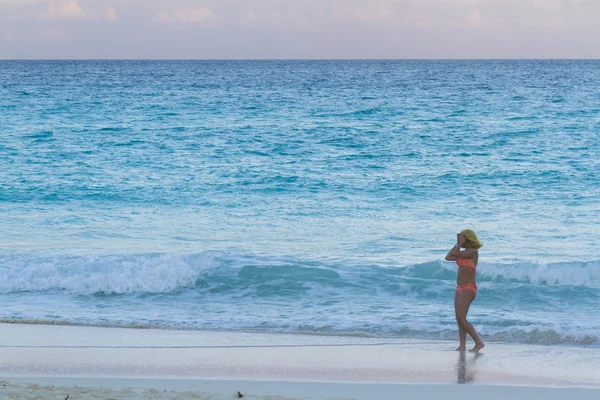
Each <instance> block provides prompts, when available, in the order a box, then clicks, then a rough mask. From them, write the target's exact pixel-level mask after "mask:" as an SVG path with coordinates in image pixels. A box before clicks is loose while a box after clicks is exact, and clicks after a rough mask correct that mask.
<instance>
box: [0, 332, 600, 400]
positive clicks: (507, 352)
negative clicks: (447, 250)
mask: <svg viewBox="0 0 600 400" xmlns="http://www.w3.org/2000/svg"><path fill="white" fill-rule="evenodd" d="M0 337H2V344H1V345H0V354H1V360H2V361H1V362H0V379H1V380H2V383H1V384H0V395H1V396H2V398H8V399H24V398H26V399H29V398H43V399H54V398H56V399H64V398H66V396H69V399H71V400H72V399H100V398H102V399H104V398H115V399H138V398H139V399H146V398H151V399H186V398H200V399H229V398H235V395H236V393H237V391H240V392H241V393H242V394H243V395H244V398H249V399H387V398H389V399H392V398H407V399H429V398H442V397H443V398H450V399H453V398H456V399H458V398H463V397H464V396H478V397H479V398H486V399H496V398H497V399H500V398H506V397H507V396H510V397H511V398H513V399H521V398H522V399H531V398H540V399H541V398H544V399H545V400H547V399H563V398H568V397H572V396H576V397H577V398H579V399H592V398H594V399H596V398H598V396H600V370H599V368H598V363H597V360H598V356H599V355H600V349H595V348H577V347H556V346H552V347H549V346H528V345H508V344H496V343H489V344H488V346H487V347H486V348H485V349H484V351H483V352H482V353H480V354H479V355H474V354H470V353H467V354H464V353H463V354H461V353H458V352H456V351H454V347H455V343H452V342H443V341H439V342H438V341H414V340H399V339H386V338H378V339H376V338H360V337H328V336H304V335H276V334H257V333H232V332H199V331H176V330H154V329H121V328H100V327H79V326H47V325H27V324H22V325H19V324H0ZM400 394H401V396H400Z"/></svg>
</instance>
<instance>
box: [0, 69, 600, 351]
mask: <svg viewBox="0 0 600 400" xmlns="http://www.w3.org/2000/svg"><path fill="white" fill-rule="evenodd" d="M598 81H600V62H599V61H300V62H299V61H226V62H225V61H223V62H219V61H211V62H208V61H206V62H203V61H145V62H133V61H0V165H2V168H1V169H0V226H1V227H2V229H1V233H0V319H1V320H4V321H23V322H25V321H35V322H55V323H72V324H93V325H111V326H113V325H116V326H121V325H123V326H140V325H143V326H157V327H169V328H178V329H181V328H185V329H211V330H246V331H261V332H270V331H273V332H300V333H318V334H350V335H364V336H394V337H419V338H420V337H426V338H443V339H453V338H455V337H456V332H455V329H456V328H455V324H454V320H453V306H452V301H453V294H454V281H455V279H456V267H455V266H454V265H453V264H452V263H447V262H444V261H442V259H443V257H444V255H445V254H446V252H447V250H448V249H449V248H450V247H451V246H452V245H453V244H454V241H455V235H456V232H457V231H458V230H460V229H463V228H465V227H471V228H473V229H475V230H476V231H477V232H478V233H479V235H480V237H481V240H482V241H483V242H484V244H485V246H484V247H483V248H482V250H481V258H480V259H481V261H480V266H479V268H478V284H479V286H480V291H479V294H478V297H477V299H476V301H475V303H474V304H473V307H472V308H471V312H470V315H471V320H472V322H473V323H474V324H475V325H476V327H478V329H479V330H480V331H481V334H482V335H483V337H484V338H485V339H487V340H497V341H507V342H523V343H547V344H558V343H568V344H577V345H592V346H598V345H599V344H600V317H599V316H598V313H597V310H598V306H599V305H600V256H599V255H598V249H599V248H600V237H599V235H598V234H597V233H598V232H600V219H599V218H598V215H599V214H598V213H599V211H600V206H598V204H600V201H599V200H600V183H599V179H598V177H599V176H600V161H599V160H600V151H599V150H598V149H599V148H600V86H598V85H597V84H596V82H598Z"/></svg>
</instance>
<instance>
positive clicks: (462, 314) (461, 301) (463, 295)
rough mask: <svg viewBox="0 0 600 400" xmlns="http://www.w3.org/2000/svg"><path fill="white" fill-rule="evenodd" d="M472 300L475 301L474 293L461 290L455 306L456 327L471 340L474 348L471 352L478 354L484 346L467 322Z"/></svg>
mask: <svg viewBox="0 0 600 400" xmlns="http://www.w3.org/2000/svg"><path fill="white" fill-rule="evenodd" d="M473 299H475V292H473V291H472V290H469V289H465V290H462V291H461V292H460V294H458V295H457V299H456V306H455V311H456V322H458V325H459V326H461V327H462V328H463V329H464V330H465V331H466V332H467V333H468V334H469V335H470V336H471V337H472V338H473V341H474V342H475V347H473V348H472V349H471V351H474V352H478V351H479V350H481V349H482V348H483V346H485V345H484V344H483V342H482V341H481V339H480V338H479V336H478V335H477V332H475V328H473V325H471V323H470V322H469V321H467V313H468V312H469V307H470V306H471V303H472V302H473Z"/></svg>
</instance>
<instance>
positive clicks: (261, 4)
mask: <svg viewBox="0 0 600 400" xmlns="http://www.w3.org/2000/svg"><path fill="white" fill-rule="evenodd" d="M598 38H600V0H0V59H446V58H452V59H456V58H458V59H470V58H478V59H481V58H483V59H487V58H600V40H599V39H598Z"/></svg>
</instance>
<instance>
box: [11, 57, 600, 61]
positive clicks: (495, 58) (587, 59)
mask: <svg viewBox="0 0 600 400" xmlns="http://www.w3.org/2000/svg"><path fill="white" fill-rule="evenodd" d="M0 61H600V58H591V57H590V58H560V57H559V58H524V57H523V58H499V57H492V58H0Z"/></svg>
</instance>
